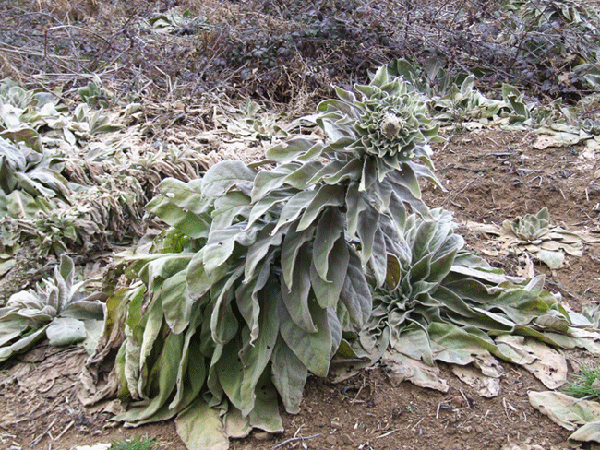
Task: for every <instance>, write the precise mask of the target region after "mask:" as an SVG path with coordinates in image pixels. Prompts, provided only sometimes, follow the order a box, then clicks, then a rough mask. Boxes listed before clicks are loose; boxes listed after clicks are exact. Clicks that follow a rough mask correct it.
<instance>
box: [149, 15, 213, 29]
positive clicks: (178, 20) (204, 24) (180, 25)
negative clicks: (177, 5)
mask: <svg viewBox="0 0 600 450" xmlns="http://www.w3.org/2000/svg"><path fill="white" fill-rule="evenodd" d="M149 22H150V25H151V26H152V28H153V29H154V30H156V31H158V32H160V33H170V34H177V35H190V34H198V33H199V32H200V30H203V29H207V28H208V19H207V18H206V17H199V16H197V15H196V14H194V13H193V12H192V11H189V10H186V11H184V12H183V13H181V12H179V11H177V10H176V9H170V10H168V11H166V12H164V13H160V14H154V15H152V17H151V18H150V19H149Z"/></svg>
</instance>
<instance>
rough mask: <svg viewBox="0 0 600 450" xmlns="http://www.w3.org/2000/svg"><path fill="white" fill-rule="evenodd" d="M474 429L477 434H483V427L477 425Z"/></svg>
mask: <svg viewBox="0 0 600 450" xmlns="http://www.w3.org/2000/svg"><path fill="white" fill-rule="evenodd" d="M473 429H474V430H475V431H476V432H477V433H483V431H484V430H483V427H482V426H481V425H475V426H474V427H473Z"/></svg>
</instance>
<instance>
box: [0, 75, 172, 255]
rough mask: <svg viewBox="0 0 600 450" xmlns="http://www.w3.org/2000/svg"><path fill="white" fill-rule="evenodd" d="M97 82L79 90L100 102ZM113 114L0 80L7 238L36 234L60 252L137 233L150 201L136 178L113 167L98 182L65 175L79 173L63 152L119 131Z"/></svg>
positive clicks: (1, 207)
mask: <svg viewBox="0 0 600 450" xmlns="http://www.w3.org/2000/svg"><path fill="white" fill-rule="evenodd" d="M98 84H99V81H95V82H94V83H90V85H88V87H87V88H82V89H81V90H80V92H79V94H80V96H81V97H82V98H83V99H84V100H86V101H88V102H89V103H90V104H97V103H98V102H97V101H98V99H99V97H98V95H100V93H105V90H102V89H101V88H99V87H98ZM102 95H103V97H102V98H104V97H106V95H104V94H102ZM113 119H114V116H113V115H112V114H108V113H106V112H104V111H102V110H100V111H93V110H91V109H90V105H89V104H88V103H81V104H79V105H77V106H76V107H75V109H74V110H73V111H72V112H70V111H67V110H66V107H65V105H64V104H62V103H59V101H58V99H57V98H56V97H55V96H54V95H52V94H49V93H46V92H39V91H35V90H26V89H23V88H21V87H19V86H16V85H15V84H14V83H13V82H12V81H10V80H3V81H2V82H1V83H0V221H2V225H3V231H4V235H5V238H6V242H12V241H17V242H21V241H25V240H34V241H37V243H38V244H39V248H40V251H41V254H42V255H46V254H48V253H55V254H57V255H59V254H62V253H64V252H65V251H67V249H68V250H71V251H81V252H85V251H88V250H90V249H91V248H92V247H99V246H102V245H104V244H105V243H106V242H112V243H122V242H123V241H126V240H131V238H132V237H134V236H139V235H141V230H139V229H137V230H135V228H136V227H139V222H140V218H141V214H142V212H141V205H142V204H143V203H145V202H146V201H147V200H146V196H145V193H144V192H143V191H142V187H141V186H140V183H139V182H137V180H135V179H133V178H132V177H131V176H127V175H122V174H120V173H116V172H115V173H112V174H97V175H96V176H95V180H94V182H95V183H92V182H91V181H90V180H89V179H86V177H79V178H80V179H79V180H77V181H79V183H76V182H73V181H74V178H77V176H75V177H73V176H71V177H70V179H67V177H66V175H67V172H69V171H70V172H73V171H76V172H77V173H76V175H79V174H80V173H81V172H83V170H82V169H81V168H78V167H77V164H76V163H75V162H74V161H73V158H71V157H67V155H69V156H72V155H74V154H77V153H78V152H79V146H80V145H84V144H86V143H87V142H88V140H89V139H91V138H92V137H94V136H99V135H101V134H104V133H108V132H112V131H117V130H119V129H120V127H119V126H118V125H115V124H114V122H113ZM165 164H166V163H165ZM67 165H68V166H69V170H67V168H66V167H67ZM77 169H78V170H77ZM124 171H126V169H125V170H124ZM156 183H158V181H157V182H156ZM90 184H96V186H89V185H90ZM132 228H133V230H132ZM12 247H13V248H12V249H11V251H12V253H14V252H16V250H17V248H16V246H12Z"/></svg>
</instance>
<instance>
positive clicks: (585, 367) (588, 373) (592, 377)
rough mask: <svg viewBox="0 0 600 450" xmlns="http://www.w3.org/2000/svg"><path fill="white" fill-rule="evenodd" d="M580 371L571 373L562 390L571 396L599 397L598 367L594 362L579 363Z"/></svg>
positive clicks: (599, 371)
mask: <svg viewBox="0 0 600 450" xmlns="http://www.w3.org/2000/svg"><path fill="white" fill-rule="evenodd" d="M579 370H580V373H573V374H571V381H570V382H569V383H568V384H566V385H564V386H563V388H562V390H563V391H564V392H565V393H566V394H568V395H570V396H572V397H580V398H581V397H600V382H599V381H598V379H600V367H599V366H597V365H596V363H594V362H592V363H590V364H586V363H581V364H580V365H579Z"/></svg>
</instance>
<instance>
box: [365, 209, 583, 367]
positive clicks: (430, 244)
mask: <svg viewBox="0 0 600 450" xmlns="http://www.w3.org/2000/svg"><path fill="white" fill-rule="evenodd" d="M431 214H432V217H433V218H432V219H422V218H419V217H416V216H410V217H409V218H408V219H407V221H406V227H405V232H404V235H403V239H402V246H403V247H404V251H403V252H402V253H400V254H397V255H388V259H389V260H390V263H389V272H388V277H387V283H386V286H385V288H383V289H378V290H377V291H376V293H375V295H374V298H373V312H372V314H371V317H370V318H369V320H368V322H367V324H366V325H365V327H364V328H363V329H362V330H361V332H360V335H359V337H360V344H361V345H362V347H363V348H364V349H365V350H367V351H368V352H372V351H373V349H374V348H375V347H376V346H377V347H381V348H384V349H385V348H388V346H389V347H390V348H391V349H394V350H395V351H396V352H398V353H400V354H404V355H406V356H408V357H410V358H413V359H415V360H417V361H419V360H422V361H423V362H425V363H427V364H429V365H433V364H434V361H436V360H438V361H445V362H448V363H455V364H467V363H469V362H471V361H473V358H474V356H475V355H476V354H478V353H479V354H480V353H481V352H482V351H483V352H489V353H491V354H493V355H494V356H496V357H498V358H501V359H504V360H508V361H512V362H515V363H518V362H519V359H520V358H521V357H520V356H519V355H516V354H515V353H514V352H512V351H511V350H510V348H508V347H507V346H505V345H502V344H501V343H499V342H496V341H495V339H496V338H497V337H499V336H504V335H508V334H512V335H519V336H531V337H535V338H536V339H540V340H542V341H544V342H547V343H550V344H551V345H553V346H563V345H566V346H569V347H572V346H573V345H574V343H575V342H576V339H575V338H573V337H571V336H570V333H571V330H570V319H569V315H568V314H567V312H566V311H565V310H564V309H563V308H562V307H561V306H560V305H559V304H558V302H557V298H555V297H554V296H553V295H552V294H550V293H549V292H547V291H545V290H543V284H544V279H543V277H536V278H533V279H531V280H522V279H516V278H511V277H508V276H506V275H503V274H502V272H501V271H500V270H498V269H494V268H492V267H491V266H489V265H488V264H487V263H486V262H485V261H484V260H483V259H481V258H479V257H477V256H475V255H473V254H471V253H469V252H466V251H465V250H464V249H463V239H462V238H461V237H460V236H459V235H457V234H455V233H454V228H455V224H453V223H452V221H451V216H450V213H449V212H448V211H444V210H441V209H436V210H432V211H431Z"/></svg>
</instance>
